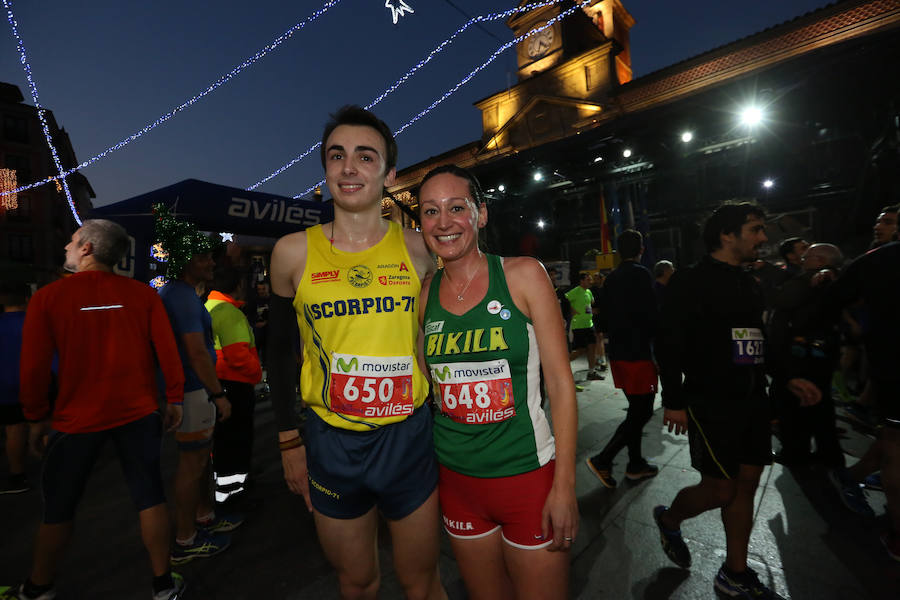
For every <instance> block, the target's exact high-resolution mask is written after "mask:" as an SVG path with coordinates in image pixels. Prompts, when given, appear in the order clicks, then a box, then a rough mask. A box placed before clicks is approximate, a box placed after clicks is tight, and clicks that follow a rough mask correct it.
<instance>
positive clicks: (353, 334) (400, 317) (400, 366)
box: [294, 223, 428, 431]
mask: <svg viewBox="0 0 900 600" xmlns="http://www.w3.org/2000/svg"><path fill="white" fill-rule="evenodd" d="M421 285H422V284H421V281H420V280H419V276H418V275H417V274H416V270H415V267H414V265H413V262H412V260H411V259H410V256H409V252H408V251H407V249H406V243H405V241H404V239H403V230H402V229H401V228H400V226H399V225H397V224H396V223H391V224H390V228H389V229H388V232H387V233H386V234H385V236H384V238H382V239H381V241H379V242H378V243H377V244H375V245H374V246H372V247H371V248H369V249H367V250H364V251H363V252H343V251H341V250H338V249H337V248H334V247H333V246H332V244H331V242H330V241H329V239H328V238H327V237H326V236H325V233H324V232H323V231H322V226H321V225H317V226H315V227H310V228H309V229H307V230H306V267H305V268H304V271H303V278H302V279H301V280H300V285H299V286H298V287H297V294H296V296H295V298H294V310H296V311H297V322H298V324H299V326H300V336H301V338H302V339H303V368H302V370H301V373H300V390H301V393H302V395H303V399H304V401H305V402H306V403H307V404H308V405H309V406H310V407H311V408H312V409H313V410H314V411H315V412H316V414H317V415H318V416H319V417H321V418H322V420H324V421H325V422H326V423H328V424H329V425H331V426H333V427H338V428H341V429H349V430H354V431H368V430H371V429H375V428H377V427H380V426H382V425H387V424H390V423H396V422H399V421H402V420H404V419H406V417H408V416H409V415H411V414H412V412H413V410H415V409H416V408H418V407H420V406H421V405H422V404H423V403H424V402H425V398H426V396H427V394H428V383H427V381H426V379H425V376H424V375H423V373H422V371H421V370H420V369H419V363H418V361H417V360H416V336H417V335H418V331H419V326H418V313H417V308H416V303H417V301H418V298H419V290H420V289H421Z"/></svg>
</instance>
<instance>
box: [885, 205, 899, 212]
mask: <svg viewBox="0 0 900 600" xmlns="http://www.w3.org/2000/svg"><path fill="white" fill-rule="evenodd" d="M881 212H883V213H894V214H897V213H900V204H891V205H890V206H885V207H884V208H882V209H881Z"/></svg>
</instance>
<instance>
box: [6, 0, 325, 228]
mask: <svg viewBox="0 0 900 600" xmlns="http://www.w3.org/2000/svg"><path fill="white" fill-rule="evenodd" d="M340 2H341V0H328V1H327V2H326V3H325V4H324V5H323V6H322V7H321V8H319V9H318V10H316V11H315V12H313V13H312V14H311V15H310V16H308V17H307V18H306V19H304V20H303V21H300V22H299V23H296V24H295V25H293V26H292V27H291V28H290V29H288V30H287V31H285V32H284V33H283V34H281V35H280V36H278V37H277V38H275V39H274V40H273V41H272V42H270V43H269V44H267V45H266V46H264V47H263V48H262V49H261V50H259V51H257V52H256V53H255V54H254V55H253V56H251V57H250V58H247V59H246V60H244V61H243V62H241V63H240V64H239V65H237V66H236V67H234V68H233V69H232V70H231V71H229V72H228V73H226V74H224V75H222V76H221V77H219V78H218V79H217V80H216V81H214V82H213V83H211V84H210V85H209V86H207V87H206V89H204V90H203V91H201V92H199V93H198V94H196V95H194V96H193V97H192V98H190V99H188V100H185V101H184V102H182V103H181V104H179V105H178V106H176V107H175V108H173V109H172V110H170V111H168V112H167V113H165V114H163V115H162V116H160V117H158V118H157V119H156V120H154V121H153V122H151V123H148V124H147V125H145V126H144V127H142V128H141V129H139V130H138V131H136V132H134V133H132V134H131V135H130V136H128V137H126V138H124V139H123V140H121V141H119V142H118V143H116V144H113V145H112V146H110V147H109V148H107V149H106V150H104V151H103V152H101V153H99V154H97V155H95V156H93V157H91V158H89V159H87V160H86V161H84V162H82V163H80V164H78V165H77V166H75V167H73V168H71V169H68V170H66V171H62V170H61V171H60V174H59V177H61V178H64V177H66V176H68V175H71V174H72V173H74V172H75V171H79V170H81V169H84V168H85V167H89V166H90V165H92V164H94V163H95V162H97V161H98V160H101V159H103V158H105V157H106V156H108V155H109V154H111V153H113V152H115V151H117V150H121V149H122V148H124V147H125V146H127V145H128V144H130V143H131V142H133V141H135V140H136V139H138V138H140V137H141V136H143V135H144V134H145V133H148V132H149V131H152V130H153V129H156V128H157V127H159V126H160V125H162V124H163V123H165V122H166V121H168V120H169V119H171V118H172V117H174V116H175V115H176V114H178V113H179V112H181V111H183V110H185V109H187V108H190V107H191V106H193V105H194V104H195V103H196V102H197V101H199V100H201V99H202V98H205V97H206V96H208V95H209V94H211V93H212V92H214V91H215V90H217V89H219V88H220V87H222V86H223V85H224V84H226V83H228V82H229V81H231V80H232V79H234V78H235V77H236V76H237V75H238V74H240V73H241V72H242V71H244V70H245V69H246V68H247V67H249V66H250V65H252V64H254V63H256V62H258V61H259V60H260V59H261V58H263V57H264V56H266V55H268V54H270V53H271V52H272V51H274V50H275V49H276V48H278V47H279V46H281V45H282V44H283V43H284V42H286V41H287V40H288V39H290V38H291V37H292V36H293V35H294V34H295V33H297V32H298V31H300V30H301V29H303V28H304V27H305V26H306V25H308V24H310V23H312V22H313V21H315V20H316V19H318V18H319V17H321V16H322V15H324V14H325V13H326V12H327V11H328V10H329V9H330V8H332V7H334V6H335V5H337V4H338V3H340ZM9 3H10V2H9V0H3V4H4V5H5V6H6V8H7V18H8V19H9V20H10V24H11V25H12V24H13V23H14V22H15V19H14V17H13V16H12V10H11V9H10V7H9ZM13 33H14V35H15V36H16V41H17V44H18V45H19V46H20V47H21V48H22V51H23V52H24V44H23V42H22V38H21V36H20V35H19V34H18V31H17V29H16V28H15V27H14V30H13ZM23 64H24V61H23ZM26 74H27V77H29V82H32V79H31V75H30V67H28V68H26ZM55 180H56V177H48V178H46V179H42V180H39V181H35V182H33V183H30V184H27V185H22V186H20V187H18V188H16V189H15V190H12V192H23V191H25V190H29V189H32V188H36V187H39V186H42V185H46V184H48V183H51V182H53V181H55ZM2 193H11V192H2ZM72 210H73V211H74V206H73V207H72ZM77 218H78V217H77V216H76V220H77ZM79 223H80V222H79Z"/></svg>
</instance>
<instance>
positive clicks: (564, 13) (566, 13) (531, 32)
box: [293, 0, 590, 200]
mask: <svg viewBox="0 0 900 600" xmlns="http://www.w3.org/2000/svg"><path fill="white" fill-rule="evenodd" d="M588 4H590V0H582V2H580V3H579V4H575V5H573V6H571V7H569V8H567V9H566V10H564V11H562V12H560V13H559V14H558V15H557V16H555V17H553V18H552V19H548V20H547V22H546V23H545V24H544V25H542V26H540V27H535V28H533V29H531V30H529V31H528V32H526V33H524V34H522V35H520V36H518V37H515V38H513V39H512V40H510V41H508V42H506V43H504V44H501V45H500V47H499V48H497V49H496V50H495V51H494V53H493V54H491V55H490V56H489V57H488V59H487V60H486V61H484V62H483V63H482V64H481V65H479V66H477V67H475V68H474V69H472V71H471V72H469V74H468V75H466V76H465V77H463V78H462V79H461V80H459V82H458V83H457V84H456V85H454V86H453V87H452V88H450V89H449V90H447V91H446V92H444V94H443V95H442V96H440V97H439V98H438V99H437V100H435V101H434V102H432V103H431V104H429V105H428V106H426V107H425V108H424V109H422V110H421V111H420V112H419V113H418V114H416V115H415V116H414V117H413V118H411V119H410V120H409V121H407V122H406V123H404V124H403V125H402V126H401V127H400V128H399V129H398V130H397V131H395V132H394V137H396V136H398V135H400V134H401V133H403V132H404V131H406V129H407V128H408V127H409V126H411V125H412V124H413V123H415V122H416V121H418V120H419V119H421V118H422V117H424V116H425V115H427V114H428V113H430V112H431V111H432V110H434V109H435V108H436V107H437V105H438V104H440V103H441V102H443V101H444V100H446V99H447V98H449V97H450V96H452V95H453V94H454V93H456V91H457V90H459V88H461V87H462V86H464V85H465V84H467V83H468V82H469V81H470V80H471V79H472V78H473V77H475V75H477V74H478V73H479V72H480V71H482V70H483V69H484V68H486V67H487V66H488V65H490V64H491V63H492V62H494V61H495V60H496V59H497V57H498V56H500V55H501V54H503V53H504V52H506V51H507V50H509V49H510V48H512V47H513V46H515V45H516V44H518V43H519V42H521V41H522V40H524V39H526V38H528V37H531V36H533V35H537V34H539V33H541V32H542V31H544V30H545V29H547V28H548V27H552V26H553V24H554V23H556V22H557V21H560V20H562V19H565V18H566V17H568V16H569V15H571V14H573V13H574V12H575V11H576V10H578V9H579V8H581V7H583V6H586V5H588ZM315 147H318V144H317V145H316V146H314V148H315ZM312 150H313V148H310V149H309V150H307V151H306V154H304V156H305V155H308V154H309V153H310V152H312ZM323 183H325V180H324V179H322V180H320V181H318V182H317V183H315V184H313V185H311V186H310V187H308V188H306V190H304V191H303V192H302V193H300V194H297V195H296V196H293V198H294V199H295V200H296V199H298V198H302V197H304V196H307V195H309V194H311V193H312V192H313V191H314V190H315V189H316V188H318V187H320V186H321V185H322V184H323Z"/></svg>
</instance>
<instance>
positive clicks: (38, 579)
mask: <svg viewBox="0 0 900 600" xmlns="http://www.w3.org/2000/svg"><path fill="white" fill-rule="evenodd" d="M128 246H129V240H128V234H127V233H126V232H125V230H124V229H123V228H122V227H121V226H120V225H118V224H116V223H113V222H111V221H104V220H90V221H85V223H84V225H83V226H82V227H81V228H80V229H78V231H76V232H75V233H74V234H73V235H72V240H71V241H70V242H69V244H68V245H67V246H66V262H65V268H66V269H67V270H69V271H74V272H75V274H74V275H72V276H71V277H68V278H66V279H62V280H60V281H56V282H54V283H51V284H50V285H48V286H46V287H44V288H42V289H40V290H38V291H37V293H35V294H34V296H33V297H32V300H31V303H30V304H29V306H28V311H27V313H26V316H25V327H24V331H23V340H22V355H21V371H20V375H21V378H20V398H21V402H22V408H23V412H24V413H25V417H26V418H27V419H28V420H30V421H40V420H49V430H48V433H49V437H48V442H47V448H46V451H45V454H44V467H43V474H42V477H41V478H42V481H41V484H42V485H41V487H42V490H43V500H44V518H43V522H42V523H41V526H40V528H39V530H38V534H37V540H36V542H35V552H34V565H33V567H32V572H31V576H30V577H29V578H28V579H27V580H26V581H25V583H23V584H22V586H21V587H20V588H19V590H18V595H19V598H20V599H22V598H27V599H35V598H38V599H49V598H53V597H54V596H55V592H54V590H53V577H54V574H55V571H56V563H57V562H58V559H59V558H60V556H61V555H62V552H63V550H64V548H65V546H66V544H67V542H68V541H69V538H70V537H71V534H72V519H73V517H74V514H75V509H76V507H77V505H78V502H79V500H80V498H81V495H82V492H83V491H84V487H85V484H86V483H87V479H88V476H89V475H90V472H91V469H92V467H93V464H94V461H95V459H96V457H97V455H98V454H99V450H100V448H101V446H103V445H104V444H105V443H106V442H107V441H108V440H112V441H113V442H114V443H115V446H116V450H117V452H118V454H119V459H120V461H121V463H122V470H123V473H124V474H125V478H126V480H127V482H128V487H129V490H130V491H131V497H132V500H133V501H134V503H135V505H136V506H137V509H138V511H139V516H140V524H141V537H142V539H143V541H144V545H145V547H146V548H147V552H148V554H149V555H150V563H151V567H152V570H153V593H154V596H153V597H154V599H155V600H172V599H174V598H178V597H179V596H180V594H181V590H182V589H183V587H184V583H183V582H182V580H181V577H180V576H178V575H173V574H172V572H171V571H170V569H169V539H170V538H169V536H170V530H169V514H168V509H167V507H166V498H165V495H164V489H163V483H162V475H161V473H160V446H161V442H162V433H163V428H164V427H165V428H166V429H173V428H174V427H176V426H177V425H178V424H179V423H180V422H181V405H180V403H181V400H182V387H183V385H184V373H183V371H182V368H181V362H180V360H179V358H178V348H177V347H176V345H175V338H174V336H173V334H172V328H171V326H170V325H169V319H168V317H167V316H166V311H165V308H164V307H163V304H162V301H161V300H160V298H159V295H157V293H156V292H155V291H154V290H153V289H152V288H151V287H150V286H148V285H146V284H144V283H141V282H139V281H135V280H133V279H129V278H127V277H122V276H120V275H116V274H114V273H112V266H113V265H115V264H116V263H117V262H119V260H120V259H121V257H122V256H123V255H124V253H125V251H126V250H127V249H128ZM54 353H56V354H58V355H59V393H58V395H57V397H56V400H55V402H54V403H53V404H52V405H51V402H50V398H49V396H48V392H49V390H48V383H49V381H50V364H51V361H52V359H53V355H54ZM157 362H158V364H159V367H160V369H161V370H162V372H163V375H164V376H165V381H166V390H165V394H166V400H167V404H166V411H165V416H163V415H161V414H160V412H159V408H158V402H157V380H156V364H157Z"/></svg>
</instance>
